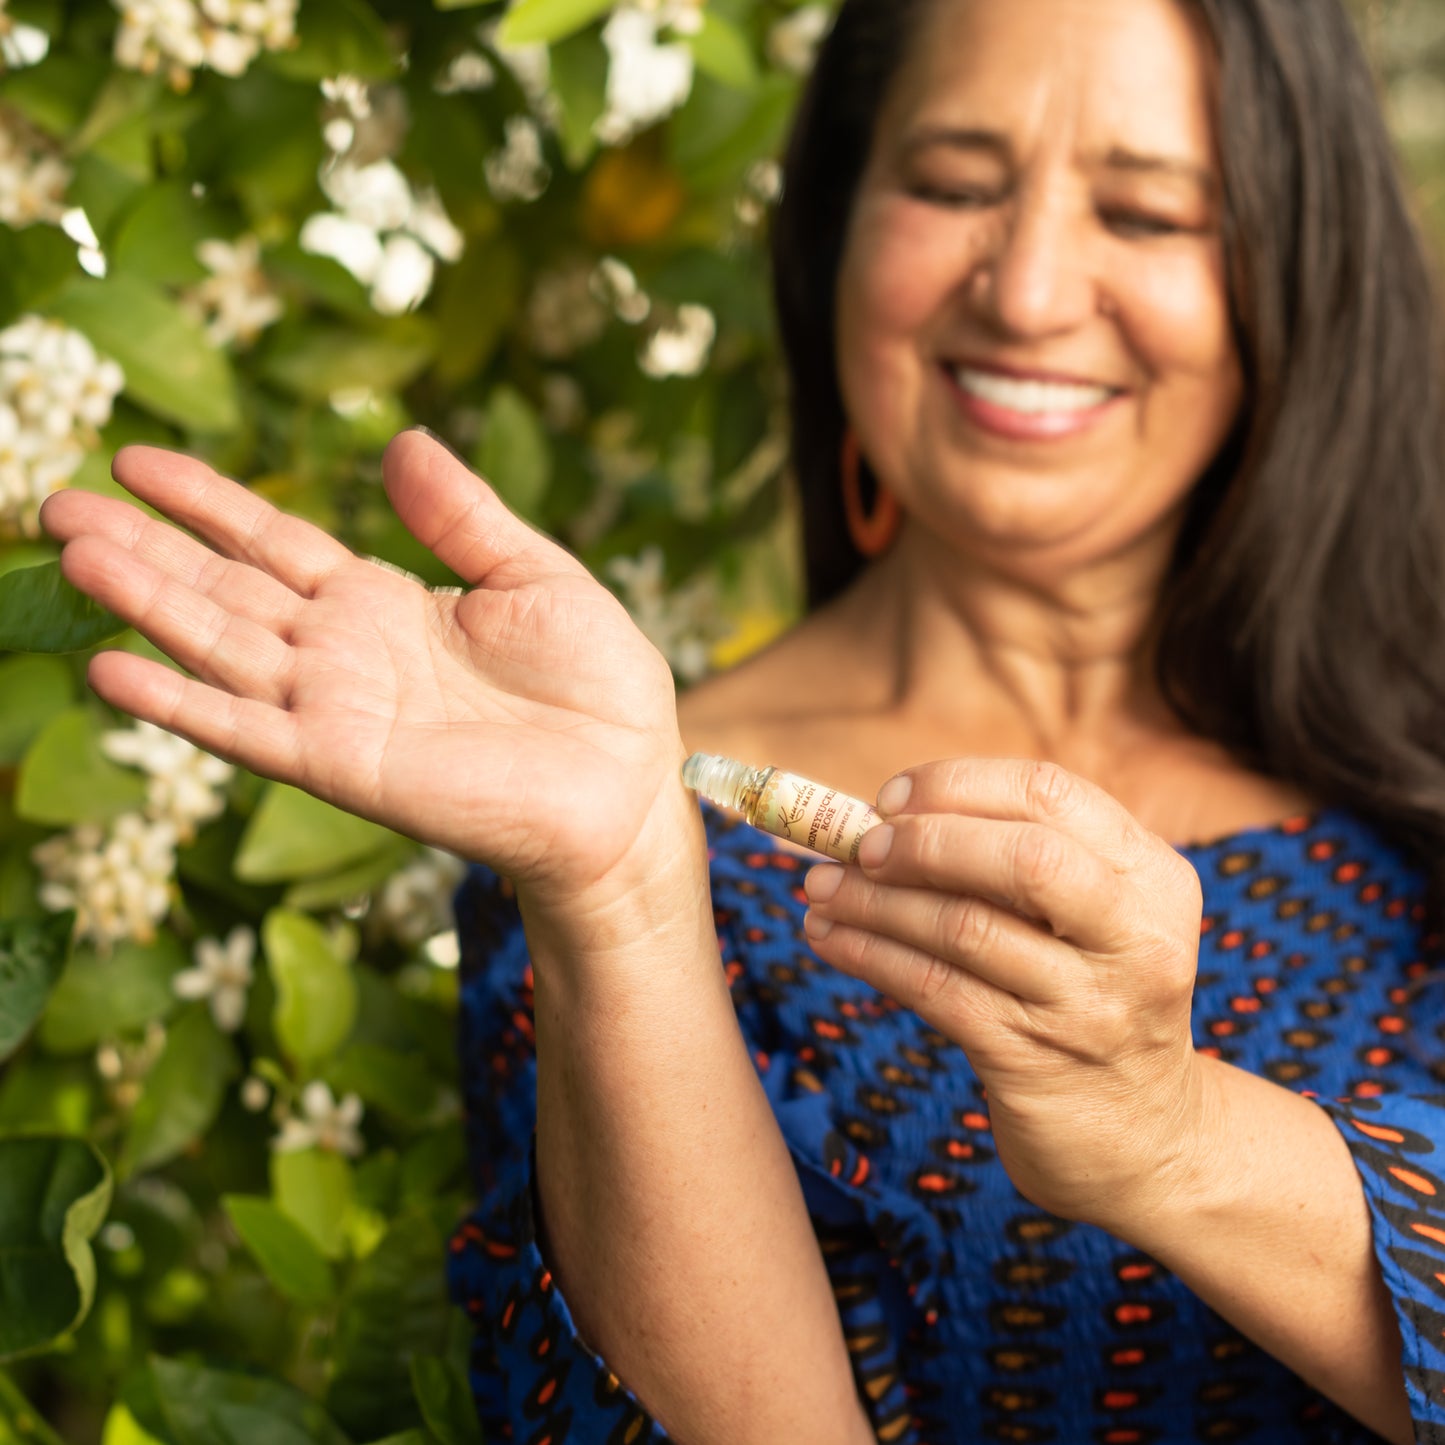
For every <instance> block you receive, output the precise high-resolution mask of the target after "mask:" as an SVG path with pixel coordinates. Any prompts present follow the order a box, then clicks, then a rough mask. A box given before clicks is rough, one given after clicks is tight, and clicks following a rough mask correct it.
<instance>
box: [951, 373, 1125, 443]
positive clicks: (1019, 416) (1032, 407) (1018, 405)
mask: <svg viewBox="0 0 1445 1445" xmlns="http://www.w3.org/2000/svg"><path fill="white" fill-rule="evenodd" d="M943 371H944V374H945V376H946V377H947V379H948V381H949V383H950V385H951V389H952V391H953V395H954V399H955V401H956V402H957V403H958V406H959V409H960V410H961V411H962V412H963V414H964V415H965V416H966V417H968V419H969V420H970V421H972V422H974V423H975V424H976V425H977V426H979V427H981V428H982V429H983V430H984V431H987V432H990V433H992V434H993V435H995V436H1003V437H1008V438H1010V439H1012V440H1019V441H1056V440H1061V439H1063V438H1066V437H1073V436H1077V435H1079V434H1080V433H1081V432H1083V431H1086V430H1088V429H1090V428H1091V427H1093V426H1095V425H1096V424H1097V423H1098V422H1099V421H1100V420H1101V419H1102V418H1103V417H1104V416H1105V415H1107V413H1108V412H1109V411H1110V410H1111V409H1112V407H1113V405H1114V404H1115V403H1116V402H1118V401H1119V400H1120V399H1121V398H1123V397H1125V396H1127V395H1128V393H1127V392H1125V391H1122V390H1120V389H1119V388H1117V387H1111V386H1104V385H1102V384H1100V383H1097V382H1086V381H1078V380H1071V379H1067V378H1061V377H1057V376H1050V375H1046V374H1032V375H1029V374H1011V373H1007V372H1003V371H997V370H994V369H992V368H987V369H985V368H983V367H977V366H968V365H960V364H958V363H955V362H949V363H946V364H945V365H944V367H943Z"/></svg>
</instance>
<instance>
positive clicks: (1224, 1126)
mask: <svg viewBox="0 0 1445 1445" xmlns="http://www.w3.org/2000/svg"><path fill="white" fill-rule="evenodd" d="M1200 1064H1201V1066H1202V1068H1203V1070H1204V1074H1203V1079H1204V1085H1205V1092H1204V1096H1205V1098H1206V1099H1207V1101H1208V1103H1207V1109H1206V1118H1207V1124H1206V1126H1205V1130H1206V1132H1205V1135H1204V1138H1203V1139H1202V1141H1201V1147H1200V1149H1199V1150H1198V1151H1197V1154H1195V1155H1194V1162H1193V1164H1192V1165H1191V1167H1190V1169H1189V1173H1188V1178H1187V1181H1185V1182H1182V1183H1181V1184H1180V1185H1179V1186H1178V1187H1175V1188H1173V1189H1171V1190H1170V1192H1169V1195H1168V1196H1167V1197H1166V1198H1165V1199H1164V1200H1163V1201H1161V1202H1159V1203H1158V1205H1157V1207H1154V1208H1151V1209H1149V1210H1147V1211H1140V1212H1138V1213H1137V1214H1136V1215H1135V1217H1125V1218H1122V1219H1119V1220H1114V1221H1111V1222H1109V1223H1108V1224H1107V1225H1106V1227H1108V1228H1110V1229H1111V1230H1112V1231H1113V1232H1114V1233H1116V1234H1119V1235H1121V1237H1123V1238H1125V1239H1128V1240H1129V1242H1130V1243H1132V1244H1135V1245H1137V1246H1138V1247H1139V1248H1140V1249H1142V1250H1144V1251H1145V1252H1146V1253H1148V1254H1150V1255H1151V1256H1153V1257H1154V1258H1155V1259H1157V1260H1158V1261H1159V1262H1160V1263H1161V1264H1163V1265H1165V1266H1166V1267H1167V1268H1169V1269H1171V1270H1173V1271H1174V1273H1175V1274H1176V1275H1178V1276H1179V1278H1180V1279H1181V1280H1182V1281H1183V1282H1184V1283H1185V1284H1186V1285H1188V1286H1189V1288H1190V1289H1192V1290H1193V1291H1194V1292H1195V1293H1196V1294H1197V1295H1199V1297H1200V1298H1201V1299H1203V1300H1204V1301H1205V1303H1206V1304H1208V1305H1209V1306H1210V1307H1211V1308H1212V1309H1214V1310H1215V1311H1216V1312H1217V1313H1219V1314H1220V1315H1222V1316H1223V1317H1224V1318H1225V1319H1227V1320H1228V1321H1229V1322H1230V1323H1231V1324H1233V1325H1235V1326H1236V1327H1237V1328H1238V1329H1239V1330H1240V1332H1241V1333H1242V1334H1244V1335H1246V1336H1247V1337H1248V1338H1250V1339H1251V1340H1253V1341H1254V1343H1255V1344H1257V1345H1259V1346H1260V1347H1261V1348H1262V1349H1264V1350H1266V1351H1268V1352H1269V1353H1270V1354H1271V1355H1273V1356H1274V1357H1275V1358H1276V1359H1278V1360H1280V1361H1281V1362H1282V1363H1284V1364H1285V1365H1287V1366H1288V1367H1289V1368H1290V1369H1292V1370H1294V1371H1295V1373H1296V1374H1298V1375H1300V1376H1301V1377H1302V1378H1303V1379H1305V1380H1307V1381H1309V1382H1310V1384H1312V1385H1313V1386H1314V1387H1315V1388H1316V1389H1318V1390H1319V1391H1320V1392H1321V1393H1322V1394H1324V1395H1326V1396H1328V1397H1329V1398H1330V1399H1332V1400H1333V1401H1334V1402H1335V1403H1336V1404H1338V1405H1339V1406H1340V1407H1341V1408H1342V1409H1344V1410H1346V1411H1348V1412H1349V1413H1350V1414H1351V1415H1353V1416H1354V1417H1355V1418H1356V1419H1358V1420H1360V1421H1362V1422H1363V1423H1364V1424H1366V1425H1368V1426H1369V1427H1370V1428H1371V1429H1373V1430H1375V1431H1377V1432H1378V1433H1379V1434H1380V1435H1382V1436H1384V1437H1385V1438H1386V1439H1387V1440H1393V1441H1398V1442H1400V1445H1409V1442H1410V1441H1412V1440H1413V1439H1414V1434H1413V1431H1412V1428H1411V1425H1410V1414H1409V1408H1408V1405H1407V1403H1406V1396H1405V1385H1404V1376H1403V1373H1402V1369H1401V1351H1400V1333H1399V1328H1398V1326H1397V1323H1396V1320H1395V1314H1394V1309H1393V1306H1392V1304H1391V1301H1390V1297H1389V1295H1388V1293H1387V1292H1386V1290H1385V1286H1384V1283H1383V1281H1382V1278H1381V1274H1380V1269H1379V1265H1378V1264H1377V1262H1376V1259H1375V1255H1374V1251H1373V1248H1372V1244H1371V1228H1370V1216H1369V1212H1368V1209H1367V1207H1366V1203H1365V1197H1364V1190H1363V1186H1362V1184H1361V1181H1360V1177H1359V1175H1358V1173H1357V1172H1356V1169H1355V1166H1354V1164H1353V1162H1352V1161H1351V1158H1350V1153H1349V1150H1348V1148H1347V1147H1346V1145H1345V1142H1344V1140H1343V1139H1342V1138H1341V1136H1340V1134H1339V1132H1338V1130H1337V1129H1336V1128H1335V1126H1334V1125H1333V1124H1332V1123H1331V1122H1330V1119H1329V1117H1328V1116H1327V1115H1326V1114H1325V1113H1324V1112H1323V1110H1321V1109H1319V1108H1318V1107H1316V1106H1315V1105H1314V1104H1312V1103H1310V1102H1309V1100H1307V1099H1304V1098H1301V1097H1300V1096H1299V1095H1297V1094H1293V1093H1291V1092H1290V1091H1289V1090H1287V1089H1283V1088H1280V1087H1279V1086H1278V1085H1276V1084H1272V1083H1270V1082H1269V1081H1268V1080H1265V1079H1261V1078H1258V1077H1257V1076H1255V1075H1252V1074H1249V1073H1246V1072H1245V1071H1243V1070H1241V1069H1236V1068H1234V1067H1232V1066H1231V1065H1228V1064H1222V1063H1219V1062H1218V1061H1217V1060H1213V1059H1208V1058H1201V1059H1200Z"/></svg>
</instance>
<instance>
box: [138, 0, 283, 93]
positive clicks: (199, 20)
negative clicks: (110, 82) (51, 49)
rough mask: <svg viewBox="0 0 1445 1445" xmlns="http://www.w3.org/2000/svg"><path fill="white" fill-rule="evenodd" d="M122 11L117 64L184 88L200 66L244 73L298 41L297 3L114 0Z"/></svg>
mask: <svg viewBox="0 0 1445 1445" xmlns="http://www.w3.org/2000/svg"><path fill="white" fill-rule="evenodd" d="M112 3H113V4H114V5H115V7H116V9H118V10H119V11H120V27H119V29H118V30H117V31H116V36H115V60H116V64H117V65H122V66H124V67H125V68H126V69H128V70H139V71H141V72H143V73H144V74H146V75H154V74H155V73H156V72H157V71H158V70H160V69H162V67H164V69H165V71H166V74H167V76H168V78H169V80H170V83H171V85H172V86H173V87H174V88H175V89H176V90H186V89H187V88H188V87H189V86H190V83H191V75H192V72H194V71H197V70H200V69H201V68H202V67H206V68H209V69H211V70H214V71H217V72H218V73H219V74H221V75H229V76H237V75H244V74H245V73H246V71H247V70H248V69H249V68H250V66H251V62H252V61H253V60H255V59H256V57H257V56H258V55H260V54H261V52H262V51H263V50H285V49H287V48H289V47H290V46H292V45H294V44H295V42H296V11H297V7H298V5H299V0H112Z"/></svg>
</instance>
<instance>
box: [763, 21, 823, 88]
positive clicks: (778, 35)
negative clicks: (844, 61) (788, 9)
mask: <svg viewBox="0 0 1445 1445" xmlns="http://www.w3.org/2000/svg"><path fill="white" fill-rule="evenodd" d="M832 23H833V15H832V12H831V11H830V10H829V9H828V7H827V6H826V5H803V6H801V7H800V8H799V9H797V10H794V11H793V13H792V14H791V15H788V16H786V17H784V18H783V19H782V20H779V21H778V22H777V24H775V25H774V26H773V27H772V29H770V30H769V31H768V41H767V49H768V59H769V60H771V61H772V62H773V64H774V65H775V66H777V68H778V69H779V70H786V71H788V72H789V73H791V74H793V75H806V74H807V73H808V72H809V71H810V70H811V69H812V68H813V62H814V61H815V60H816V59H817V58H818V47H819V46H820V45H821V44H822V43H823V37H824V36H825V35H826V34H827V33H828V27H829V26H830V25H832Z"/></svg>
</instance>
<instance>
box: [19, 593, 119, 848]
mask: <svg viewBox="0 0 1445 1445" xmlns="http://www.w3.org/2000/svg"><path fill="white" fill-rule="evenodd" d="M3 586H4V582H3V581H0V588H3ZM105 731H106V727H105V724H104V723H103V722H101V721H100V720H99V719H98V718H97V717H96V716H95V714H94V713H92V712H91V711H90V710H89V709H88V708H84V707H74V708H67V709H66V710H65V711H64V712H63V713H60V714H59V715H58V716H56V717H54V718H52V719H51V720H50V721H49V722H48V723H47V724H46V725H45V728H44V730H43V731H42V732H41V734H40V736H39V737H38V738H36V739H35V741H34V742H33V743H32V744H31V745H30V751H29V752H27V753H26V754H25V757H24V760H23V761H22V762H21V764H20V777H19V780H18V781H17V783H16V785H15V811H16V812H17V813H19V814H20V816H21V817H22V818H27V819H29V820H30V822H32V823H48V824H51V825H52V826H56V827H65V826H68V825H69V824H72V823H87V822H102V821H103V820H105V819H107V818H113V817H116V816H117V815H118V814H120V813H128V812H132V811H133V810H135V809H137V808H139V807H140V806H141V805H142V804H143V803H144V802H145V792H146V789H145V779H144V778H143V777H142V776H141V774H140V773H138V772H135V771H133V770H132V769H130V768H122V767H119V766H117V765H116V764H115V763H113V762H111V760H110V759H109V758H108V757H106V756H105V754H104V753H103V752H101V750H100V739H101V735H102V734H103V733H104V732H105Z"/></svg>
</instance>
